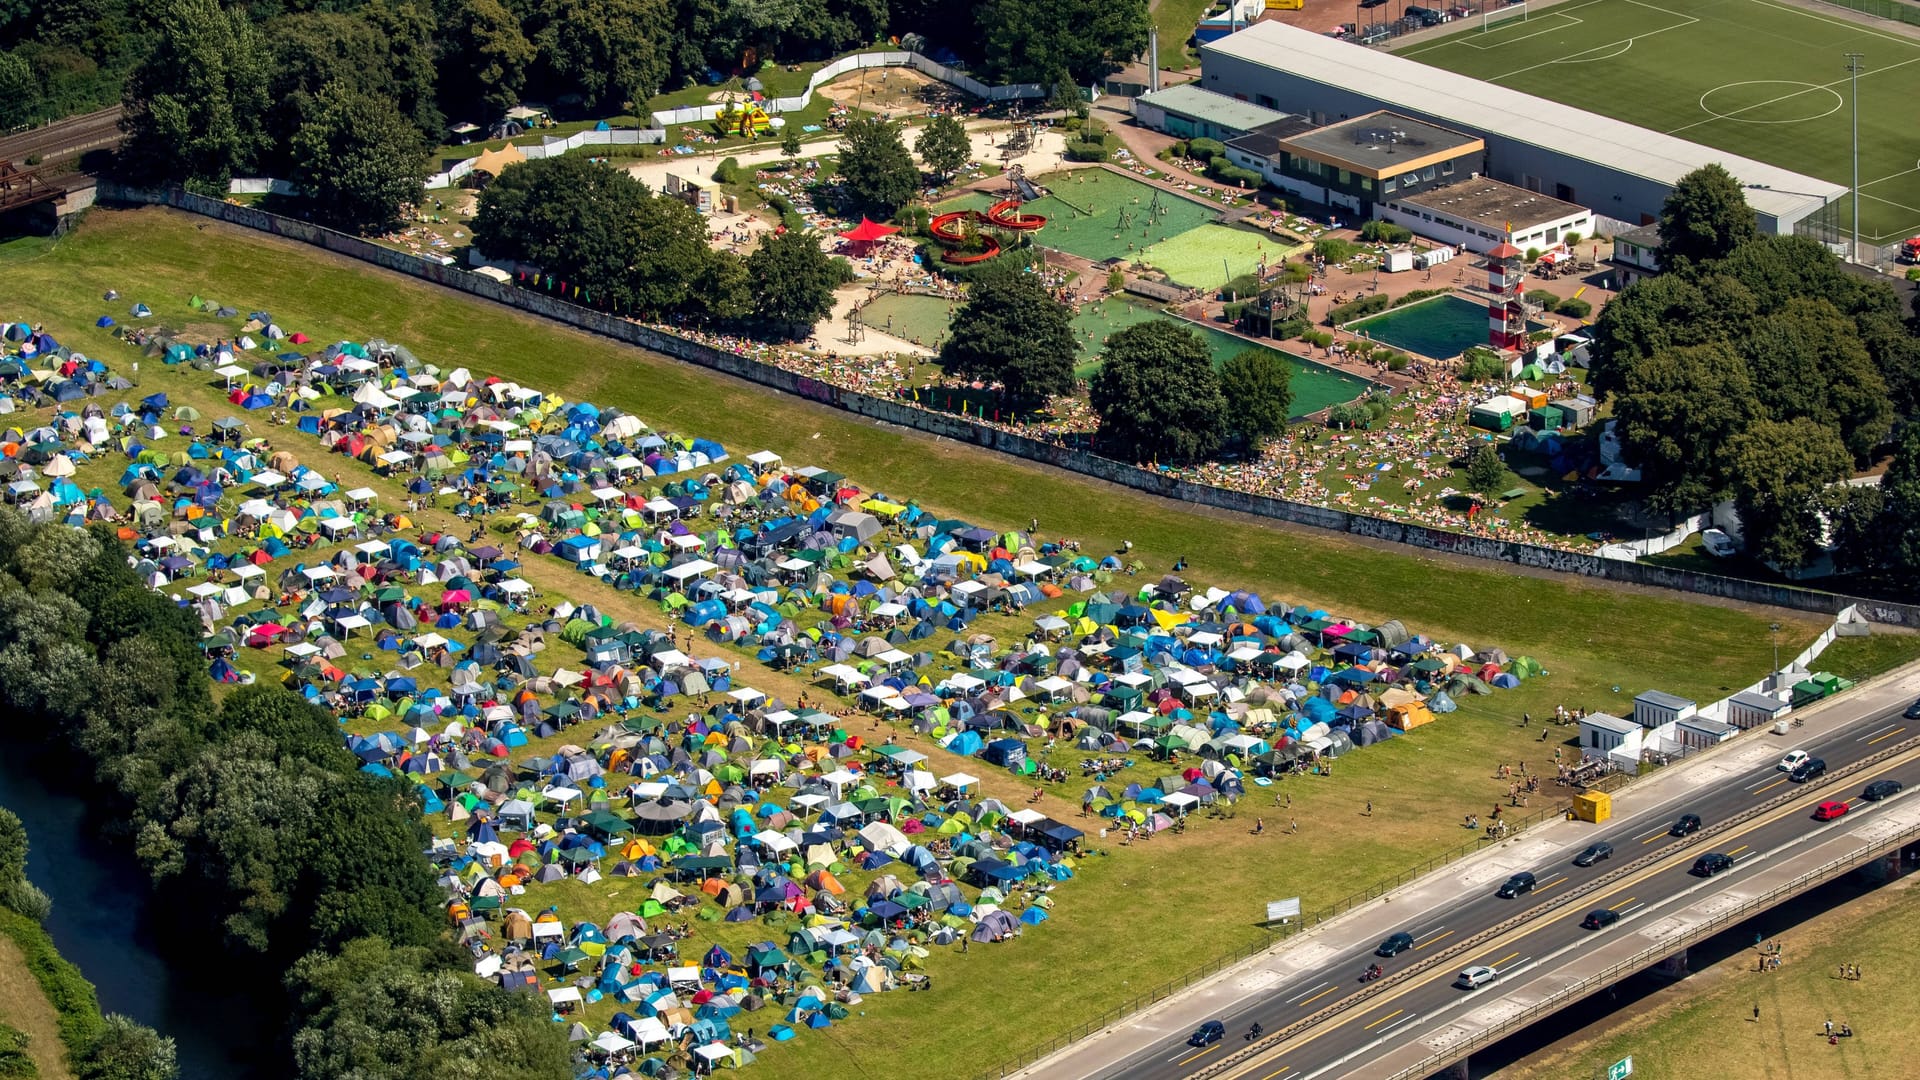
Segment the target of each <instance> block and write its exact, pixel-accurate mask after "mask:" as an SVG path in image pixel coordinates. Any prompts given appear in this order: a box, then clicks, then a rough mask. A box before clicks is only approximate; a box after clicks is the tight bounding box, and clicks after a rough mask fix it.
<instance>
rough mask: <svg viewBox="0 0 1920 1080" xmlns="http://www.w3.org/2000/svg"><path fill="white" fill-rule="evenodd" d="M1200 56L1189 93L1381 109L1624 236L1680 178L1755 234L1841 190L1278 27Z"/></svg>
mask: <svg viewBox="0 0 1920 1080" xmlns="http://www.w3.org/2000/svg"><path fill="white" fill-rule="evenodd" d="M1200 56H1201V69H1202V75H1201V80H1200V82H1199V83H1198V84H1197V86H1198V87H1203V88H1205V89H1206V90H1209V91H1212V92H1214V93H1216V94H1219V95H1222V96H1224V97H1227V98H1231V99H1234V100H1236V101H1241V102H1245V103H1247V104H1249V105H1253V106H1258V107H1260V108H1263V109H1268V110H1272V111H1275V112H1285V113H1289V114H1293V115H1295V116H1298V117H1303V118H1304V119H1305V120H1306V121H1308V122H1309V123H1311V124H1312V125H1314V126H1316V127H1318V126H1324V125H1328V124H1333V123H1336V122H1338V121H1342V120H1348V119H1353V118H1357V117H1363V116H1366V115H1367V114H1369V113H1375V112H1379V111H1382V110H1387V111H1391V112H1395V113H1399V114H1402V115H1404V116H1407V117H1410V118H1413V119H1417V120H1420V121H1423V122H1426V123H1429V124H1433V125H1437V126H1439V127H1442V128H1454V129H1459V130H1462V131H1467V132H1472V133H1474V134H1475V135H1477V136H1478V137H1479V138H1481V139H1484V140H1485V144H1486V163H1487V164H1486V167H1485V168H1484V169H1483V170H1482V171H1483V172H1484V173H1485V174H1486V175H1488V176H1490V177H1492V178H1493V179H1495V180H1499V181H1502V182H1504V183H1507V184H1511V185H1513V186H1515V187H1519V188H1524V189H1525V190H1527V191H1533V192H1539V193H1541V194H1545V195H1549V196H1551V197H1553V198H1555V199H1558V200H1560V201H1561V202H1563V203H1572V204H1584V205H1586V206H1589V207H1591V208H1592V209H1593V211H1594V212H1595V213H1596V214H1598V215H1601V216H1604V217H1607V218H1610V219H1613V220H1614V221H1620V222H1625V223H1626V224H1628V225H1634V224H1643V225H1644V224H1650V223H1651V222H1653V221H1654V220H1656V219H1657V218H1658V216H1659V213H1660V207H1661V205H1662V204H1663V203H1664V202H1665V201H1666V198H1667V195H1668V193H1670V192H1671V191H1672V190H1673V187H1674V185H1675V184H1677V183H1678V182H1679V181H1680V178H1681V177H1683V176H1685V175H1686V174H1688V173H1690V172H1692V171H1693V170H1695V169H1697V168H1700V167H1701V166H1704V165H1709V164H1713V163H1716V162H1717V163H1719V164H1720V165H1722V166H1724V167H1726V169H1727V171H1729V172H1731V173H1732V174H1733V175H1734V176H1735V177H1737V178H1739V179H1740V181H1741V182H1742V183H1744V184H1745V185H1746V187H1747V191H1746V196H1747V202H1748V204H1749V205H1751V206H1752V207H1753V209H1754V213H1755V217H1756V219H1757V221H1758V224H1759V226H1760V228H1761V230H1762V231H1764V232H1769V233H1789V232H1792V231H1793V227H1794V225H1796V224H1797V223H1799V222H1801V221H1803V220H1806V219H1807V218H1809V217H1812V216H1814V215H1816V214H1818V213H1819V212H1820V211H1821V210H1822V209H1824V208H1825V207H1827V206H1829V205H1836V204H1837V203H1838V202H1839V200H1840V198H1841V197H1842V196H1844V195H1845V194H1846V192H1847V189H1846V187H1845V186H1844V185H1840V184H1834V183H1831V182H1829V181H1826V180H1820V179H1817V178H1815V177H1811V176H1803V175H1801V174H1800V173H1796V172H1792V171H1790V170H1787V169H1783V168H1780V167H1778V166H1775V165H1769V164H1767V163H1765V162H1761V161H1754V160H1752V159H1751V158H1744V157H1741V156H1739V155H1737V154H1730V153H1727V152H1725V151H1722V150H1716V149H1713V148H1712V147H1707V146H1702V145H1700V144H1699V143H1693V142H1688V141H1686V140H1685V139H1678V138H1674V137H1673V136H1671V135H1665V134H1662V133H1660V132H1657V131H1650V130H1648V129H1646V128H1641V127H1636V126H1634V125H1632V124H1628V123H1625V122H1622V121H1620V120H1615V119H1613V118H1611V117H1606V116H1601V115H1599V114H1598V113H1592V112H1588V111H1586V110H1584V109H1577V108H1574V107H1573V106H1571V105H1563V104H1561V103H1559V102H1555V101H1548V100H1546V99H1545V98H1538V97H1534V96H1532V95H1531V94H1523V93H1520V92H1519V91H1517V90H1512V89H1509V88H1507V87H1504V86H1499V85H1496V84H1493V83H1487V82H1481V81H1480V80H1478V79H1473V78H1469V77H1467V76H1465V75H1459V74H1456V73H1453V72H1449V71H1444V70H1441V69H1440V68H1434V67H1428V66H1427V65H1425V64H1421V63H1417V62H1415V61H1413V60H1408V59H1405V58H1403V57H1399V56H1394V55H1392V54H1390V53H1385V52H1379V51H1376V50H1374V49H1368V48H1365V47H1363V46H1360V45H1355V44H1352V43H1349V42H1345V41H1341V40H1339V39H1336V38H1331V37H1328V36H1326V35H1324V34H1317V33H1314V32H1313V31H1311V30H1304V29H1301V28H1298V27H1294V26H1289V25H1287V24H1285V23H1280V22H1260V23H1255V24H1254V25H1253V26H1250V27H1248V28H1247V29H1245V30H1242V31H1240V32H1239V33H1237V34H1231V35H1228V36H1227V37H1224V38H1221V39H1220V40H1218V41H1214V42H1209V43H1207V44H1205V45H1203V46H1202V47H1201V50H1200ZM1189 92H1190V93H1192V92H1194V91H1193V90H1191V89H1190V90H1189ZM1143 120H1144V118H1143ZM1247 130H1248V131H1252V130H1253V127H1249V128H1247Z"/></svg>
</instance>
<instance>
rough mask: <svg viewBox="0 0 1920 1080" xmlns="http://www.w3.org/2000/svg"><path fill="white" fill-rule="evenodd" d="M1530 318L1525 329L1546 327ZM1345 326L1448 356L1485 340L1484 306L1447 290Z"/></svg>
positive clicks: (1399, 344) (1437, 357)
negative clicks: (1440, 294) (1445, 292)
mask: <svg viewBox="0 0 1920 1080" xmlns="http://www.w3.org/2000/svg"><path fill="white" fill-rule="evenodd" d="M1546 328H1547V327H1546V325H1545V324H1543V323H1537V322H1529V323H1528V324H1527V329H1528V330H1545V329H1546ZM1344 329H1346V330H1350V331H1352V332H1354V333H1356V334H1365V335H1366V336H1367V337H1369V338H1371V339H1373V340H1374V341H1378V342H1381V343H1383V344H1387V345H1391V346H1393V347H1394V348H1396V349H1404V350H1406V351H1407V352H1410V353H1418V354H1420V355H1421V356H1426V357H1431V358H1432V359H1435V360H1450V359H1452V358H1453V357H1456V356H1459V355H1460V354H1461V353H1463V352H1466V351H1467V350H1468V349H1470V348H1473V347H1474V346H1476V345H1485V344H1487V306H1486V304H1484V303H1482V302H1480V301H1477V300H1469V299H1467V298H1466V297H1464V296H1457V295H1454V294H1451V293H1449V294H1448V295H1446V296H1436V297H1434V298H1433V299H1431V300H1421V301H1419V302H1417V303H1412V304H1408V305H1407V306H1406V307H1402V308H1395V309H1393V310H1392V311H1388V312H1383V313H1382V314H1379V315H1371V316H1368V317H1367V318H1364V319H1360V320H1357V321H1355V322H1350V323H1348V324H1347V325H1346V326H1345V327H1344Z"/></svg>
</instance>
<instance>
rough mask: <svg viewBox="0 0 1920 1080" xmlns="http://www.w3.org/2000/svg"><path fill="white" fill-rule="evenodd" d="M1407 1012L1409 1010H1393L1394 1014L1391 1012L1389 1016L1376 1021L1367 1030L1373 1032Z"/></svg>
mask: <svg viewBox="0 0 1920 1080" xmlns="http://www.w3.org/2000/svg"><path fill="white" fill-rule="evenodd" d="M1406 1011H1407V1010H1405V1009H1395V1010H1393V1011H1392V1012H1390V1013H1388V1014H1387V1015H1385V1016H1383V1017H1381V1018H1380V1019H1378V1020H1375V1021H1374V1022H1373V1023H1371V1024H1368V1025H1367V1030H1368V1031H1372V1030H1373V1029H1374V1028H1377V1027H1379V1026H1380V1025H1381V1024H1384V1023H1386V1022H1387V1021H1389V1020H1391V1019H1393V1018H1394V1017H1396V1016H1399V1015H1400V1014H1401V1013H1403V1012H1406Z"/></svg>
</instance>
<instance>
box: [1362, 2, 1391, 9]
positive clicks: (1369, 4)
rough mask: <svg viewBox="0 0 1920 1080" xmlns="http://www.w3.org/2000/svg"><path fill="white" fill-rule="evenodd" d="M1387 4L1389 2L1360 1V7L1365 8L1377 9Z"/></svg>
mask: <svg viewBox="0 0 1920 1080" xmlns="http://www.w3.org/2000/svg"><path fill="white" fill-rule="evenodd" d="M1386 2H1387V0H1360V6H1361V7H1363V8H1377V7H1379V6H1381V5H1382V4H1385V3H1386Z"/></svg>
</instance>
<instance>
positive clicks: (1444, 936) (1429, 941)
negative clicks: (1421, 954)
mask: <svg viewBox="0 0 1920 1080" xmlns="http://www.w3.org/2000/svg"><path fill="white" fill-rule="evenodd" d="M1452 936H1453V931H1451V930H1449V931H1447V932H1446V933H1444V934H1441V935H1439V936H1438V937H1432V938H1428V939H1427V940H1425V941H1423V942H1421V943H1420V944H1418V945H1415V946H1414V948H1415V949H1416V950H1418V949H1424V948H1426V947H1427V946H1429V945H1431V944H1433V943H1434V942H1436V941H1442V940H1445V939H1447V938H1450V937H1452Z"/></svg>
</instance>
